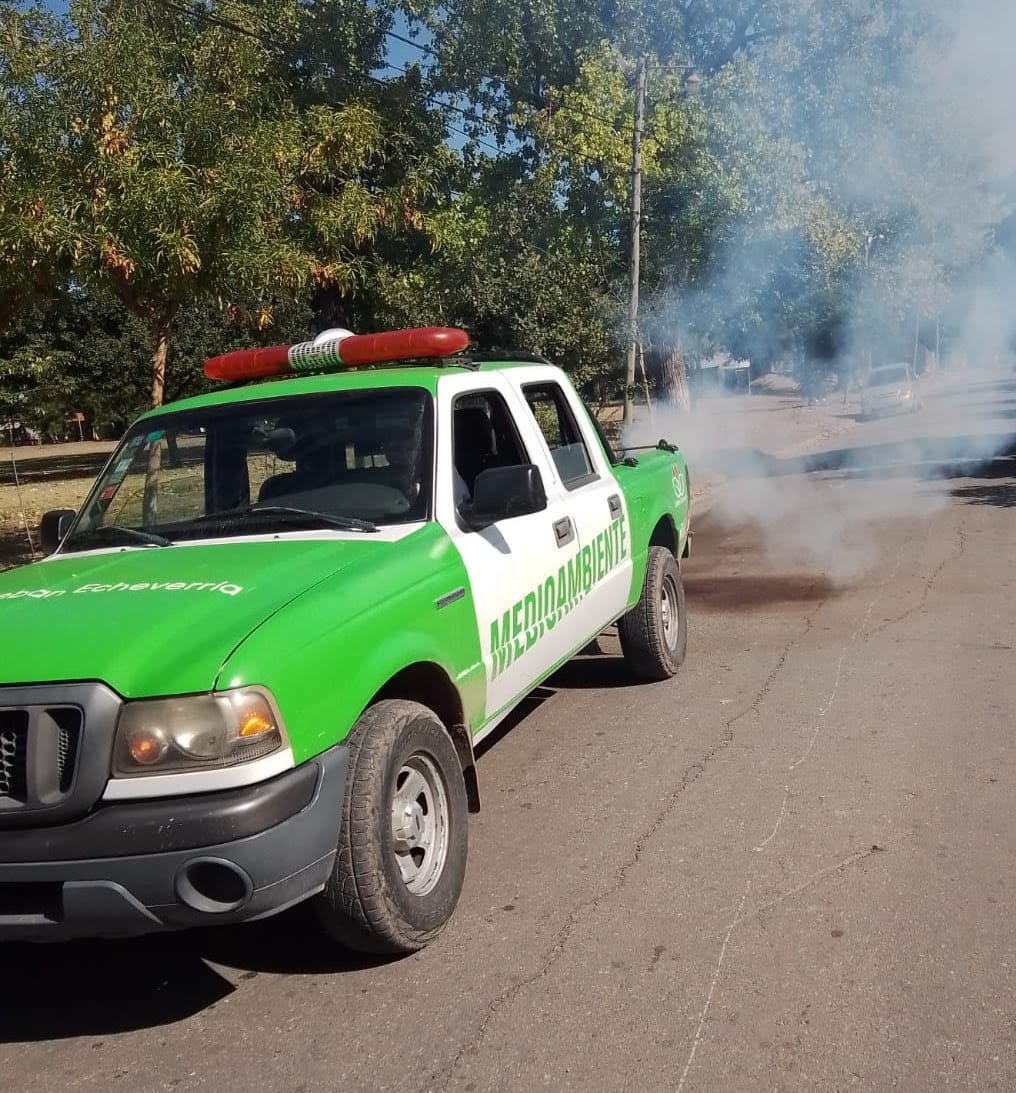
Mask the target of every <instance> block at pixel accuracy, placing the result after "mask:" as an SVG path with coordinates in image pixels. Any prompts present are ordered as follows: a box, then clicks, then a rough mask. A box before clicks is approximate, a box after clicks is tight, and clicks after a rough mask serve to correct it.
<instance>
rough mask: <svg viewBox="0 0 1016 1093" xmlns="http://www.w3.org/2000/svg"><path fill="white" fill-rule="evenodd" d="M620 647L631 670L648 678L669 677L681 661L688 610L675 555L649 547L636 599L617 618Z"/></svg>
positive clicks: (684, 645) (685, 637) (685, 644)
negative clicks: (634, 602) (639, 595)
mask: <svg viewBox="0 0 1016 1093" xmlns="http://www.w3.org/2000/svg"><path fill="white" fill-rule="evenodd" d="M617 634H618V637H619V638H620V639H621V650H622V652H623V653H624V659H625V661H626V663H627V664H628V667H629V668H630V669H631V671H632V672H633V673H634V674H635V675H636V676H638V677H639V679H645V680H649V681H658V680H663V679H670V677H671V676H673V675H674V674H676V672H677V670H678V668H680V667H681V665H682V664H683V663H684V654H685V649H686V647H687V644H688V612H687V608H686V605H685V599H684V585H683V584H682V583H681V573H680V570H679V569H678V568H677V562H676V561H675V560H674V555H673V554H671V553H670V551H669V550H667V549H666V548H665V547H650V548H649V557H648V559H647V561H646V577H645V581H644V582H643V584H642V595H641V597H640V598H639V602H638V603H637V604H636V605H635V606H634V607H633V608H632V609H631V610H630V611H629V612H628V613H627V614H626V615H622V616H621V618H620V619H619V620H618V624H617Z"/></svg>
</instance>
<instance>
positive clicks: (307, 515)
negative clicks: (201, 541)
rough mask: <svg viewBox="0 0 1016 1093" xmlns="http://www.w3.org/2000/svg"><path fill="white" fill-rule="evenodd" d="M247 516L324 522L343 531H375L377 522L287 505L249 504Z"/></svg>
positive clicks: (292, 521)
mask: <svg viewBox="0 0 1016 1093" xmlns="http://www.w3.org/2000/svg"><path fill="white" fill-rule="evenodd" d="M247 515H248V516H271V517H274V518H275V519H277V520H278V521H279V522H280V523H287V524H326V525H327V526H328V527H331V528H341V529H342V530H343V531H365V532H375V531H377V530H378V528H377V524H372V523H371V522H370V521H369V520H360V519H358V518H357V517H355V516H336V515H335V514H334V513H332V512H319V511H318V510H317V509H300V508H292V507H290V506H289V505H251V507H250V508H249V509H247Z"/></svg>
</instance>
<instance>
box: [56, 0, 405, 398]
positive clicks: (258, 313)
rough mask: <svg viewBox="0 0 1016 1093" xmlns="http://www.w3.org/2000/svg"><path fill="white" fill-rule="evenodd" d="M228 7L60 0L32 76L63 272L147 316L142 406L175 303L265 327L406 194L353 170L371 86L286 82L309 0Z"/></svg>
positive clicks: (360, 152) (353, 276)
mask: <svg viewBox="0 0 1016 1093" xmlns="http://www.w3.org/2000/svg"><path fill="white" fill-rule="evenodd" d="M315 10H316V9H315ZM228 13H229V14H228V18H226V17H225V13H223V15H221V16H220V15H216V14H210V13H209V11H208V9H206V8H202V9H199V8H190V7H188V6H187V5H186V4H179V5H178V4H172V5H171V4H165V5H153V4H151V3H150V2H148V0H116V2H115V3H111V2H109V0H75V2H74V3H72V4H71V6H70V14H69V19H68V21H67V23H66V24H65V26H64V28H63V33H62V37H61V40H60V42H59V50H58V51H57V56H56V63H55V71H54V73H53V75H52V77H51V80H50V85H49V86H48V87H47V89H46V95H45V100H46V101H45V105H46V107H47V108H48V111H49V114H50V116H53V117H56V118H59V119H60V120H61V121H62V123H63V128H62V132H60V133H59V139H58V140H56V141H55V142H54V143H52V144H51V145H50V147H49V148H48V150H47V152H48V155H49V156H51V157H52V159H53V160H54V161H55V162H56V164H57V165H58V169H59V173H60V175H61V177H62V179H63V180H64V184H65V190H66V197H65V208H64V212H65V215H66V216H67V218H68V221H69V225H70V231H71V237H72V246H73V248H74V253H75V257H76V272H77V274H78V275H79V276H81V277H82V278H84V279H85V280H86V281H87V282H88V283H95V284H98V283H104V284H107V285H108V286H109V287H110V288H111V289H112V291H113V292H115V293H116V295H117V296H118V297H119V298H120V299H121V300H122V301H123V303H124V304H125V305H126V306H127V307H128V308H129V309H130V310H131V311H132V312H133V313H134V314H136V315H138V316H139V317H141V318H142V319H143V320H144V321H145V322H146V323H147V324H148V326H149V329H150V332H151V339H152V343H153V352H152V358H151V401H152V402H153V404H156V405H158V404H159V403H160V402H161V401H162V399H163V396H164V390H165V376H166V360H167V353H168V348H169V341H170V334H171V331H172V329H173V325H174V323H175V322H176V321H177V319H178V317H179V315H180V313H181V311H182V310H183V309H184V308H186V307H188V306H190V305H192V304H195V303H199V302H201V301H214V302H216V303H217V304H218V305H219V306H221V307H222V308H223V309H224V310H225V311H226V312H227V313H229V314H230V315H231V316H233V317H234V318H236V319H241V320H243V321H245V322H246V323H248V324H249V325H252V326H254V327H264V326H266V325H268V324H269V323H270V322H271V320H272V316H273V314H274V310H275V308H276V306H277V304H278V303H279V302H280V301H285V300H292V299H295V298H296V297H297V296H298V295H299V294H300V293H301V292H302V290H303V289H304V288H305V287H307V286H308V285H312V284H313V285H318V286H324V287H327V286H337V287H338V288H339V289H340V290H344V291H348V290H350V289H351V288H352V287H353V286H354V285H355V284H356V282H357V279H358V278H359V277H360V276H361V273H362V270H361V254H362V248H363V244H364V243H366V242H367V241H369V240H370V239H371V238H373V237H374V236H375V235H376V234H377V233H378V232H379V231H380V230H381V229H382V228H383V227H384V225H385V224H386V223H387V222H389V221H395V220H396V219H398V217H399V216H401V214H402V209H403V207H404V205H405V204H406V203H407V201H408V197H407V195H408V192H409V191H408V189H407V187H406V186H405V184H404V182H403V185H402V186H401V187H399V188H398V192H397V193H396V194H395V195H394V196H393V195H392V194H390V193H386V194H379V193H378V191H377V188H376V187H374V186H373V185H371V184H369V183H365V182H364V179H365V177H366V176H367V175H368V174H369V173H370V172H371V171H372V170H373V169H374V164H375V163H377V162H378V161H380V160H382V159H383V152H384V145H385V133H384V131H383V127H382V124H381V120H380V117H379V114H378V112H377V111H376V109H375V108H374V107H373V106H372V105H371V103H370V102H368V101H359V100H357V99H355V98H352V97H350V98H347V99H346V100H345V101H343V102H342V103H341V104H339V105H335V106H331V105H324V104H322V103H319V102H314V101H308V100H309V99H310V98H311V96H309V94H308V89H307V88H306V87H294V83H295V82H296V81H295V79H294V71H295V70H296V69H297V68H299V65H298V64H297V63H296V59H295V55H294V54H293V53H292V52H291V51H290V50H289V46H290V45H291V46H292V49H294V50H295V49H296V42H297V40H298V38H299V33H300V31H301V27H302V25H303V24H302V22H301V20H305V19H307V18H309V17H310V14H313V12H310V13H309V9H307V8H306V7H305V6H304V5H303V4H301V3H299V0H266V2H265V3H263V4H261V5H259V6H258V8H257V9H256V14H257V16H258V18H259V19H260V20H261V22H260V23H256V22H251V21H249V20H248V23H247V24H246V25H245V24H244V22H243V20H244V19H245V18H247V16H246V14H245V10H244V9H241V8H239V7H236V8H233V7H230V8H229V9H228ZM262 24H263V25H264V26H270V27H272V28H273V37H271V38H267V37H265V35H264V33H263V28H262ZM298 93H299V94H298ZM301 96H302V98H303V100H304V101H302V102H301V101H298V99H299V98H300V97H301ZM396 205H398V208H399V213H398V214H397V215H393V210H394V208H395V206H396Z"/></svg>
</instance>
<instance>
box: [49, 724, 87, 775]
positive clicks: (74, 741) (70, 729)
mask: <svg viewBox="0 0 1016 1093" xmlns="http://www.w3.org/2000/svg"><path fill="white" fill-rule="evenodd" d="M49 712H50V715H51V716H52V718H53V720H54V721H55V722H56V725H57V743H56V746H57V758H56V764H57V766H56V769H57V775H58V777H59V786H60V792H61V793H66V792H67V791H68V790H69V789H70V788H71V785H72V784H73V782H74V769H75V766H76V764H77V759H78V741H79V740H80V739H81V711H80V710H75V709H63V710H50V711H49Z"/></svg>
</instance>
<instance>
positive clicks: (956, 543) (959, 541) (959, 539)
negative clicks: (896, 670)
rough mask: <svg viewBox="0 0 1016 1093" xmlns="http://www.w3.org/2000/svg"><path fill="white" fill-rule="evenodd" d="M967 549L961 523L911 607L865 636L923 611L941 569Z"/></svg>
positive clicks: (882, 630) (956, 560)
mask: <svg viewBox="0 0 1016 1093" xmlns="http://www.w3.org/2000/svg"><path fill="white" fill-rule="evenodd" d="M966 549H967V533H966V528H964V527H963V525H962V523H960V524H957V525H956V534H955V536H954V538H953V546H952V549H951V550H950V551H949V553H948V554H947V555H946V556H945V557H944V558H943V559H942V561H941V562H939V564H938V565H937V566H936V567H935V569H934V570H933V571H932V572H931V574H930V575H929V576H928V577H927V579H926V580H925V582H924V588H923V589H922V590H921V598H920V599H919V600H918V602H917V603H915V604H914V605H913V606H912V607H908V608H907V610H906V611H904V612H903V613H902V614H901V615H897V616H895V617H894V618H891V619H885V620H884V621H882V622H881V623H879V625H878V626H876V627H875V628H874V630H869V631H868V634H867V636H866V639H865V640H867V639H868V638H873V637H877V636H878V635H879V634H883V633H885V631H886V630H889V629H890V628H891V627H893V626H899V624H900V623H901V622H906V621H907V619H909V618H912V617H913V616H914V615H916V614H918V612H920V611H923V610H924V608H925V607H926V606H927V604H928V599H929V597H930V596H931V591H932V589H933V588H934V587H935V585H936V584H937V583H938V579H939V577H941V576H942V573H943V571H944V570H945V569H946V567H947V566H949V565H951V564H952V563H953V562H958V561H960V560H961V559H962V558H963V555H964V554H965V553H966Z"/></svg>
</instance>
